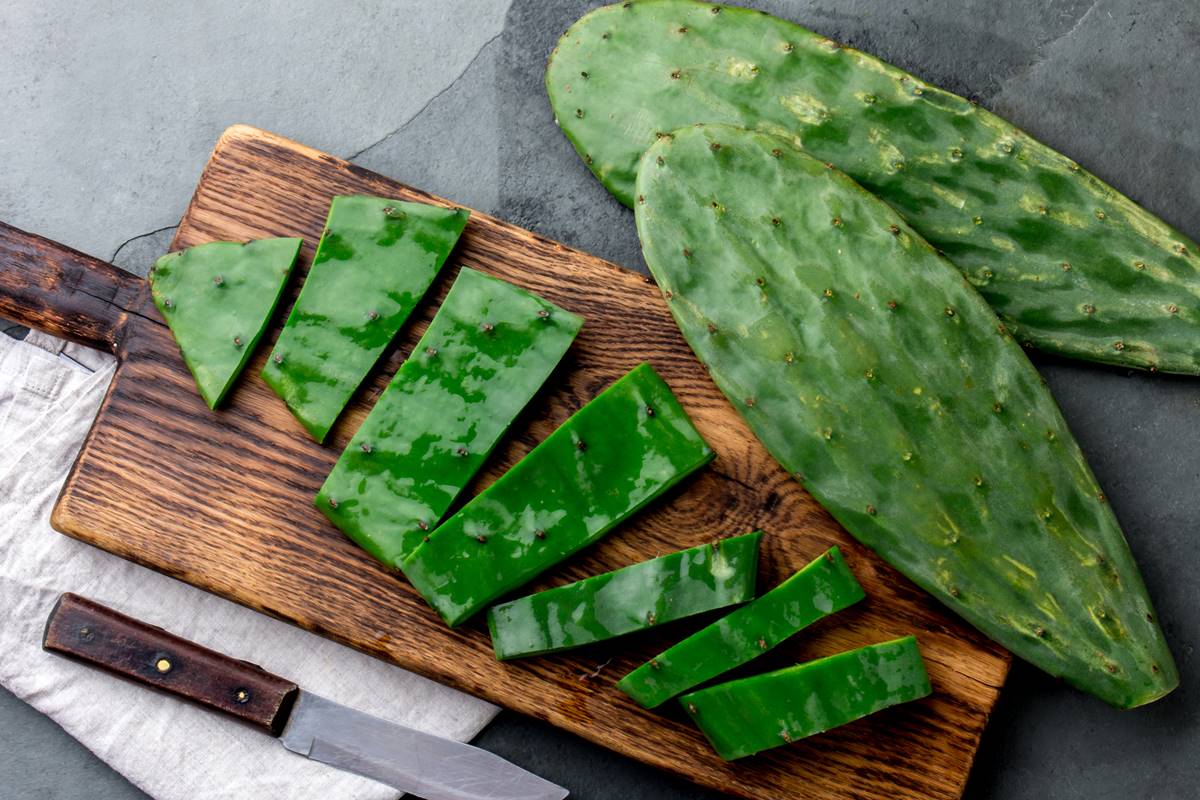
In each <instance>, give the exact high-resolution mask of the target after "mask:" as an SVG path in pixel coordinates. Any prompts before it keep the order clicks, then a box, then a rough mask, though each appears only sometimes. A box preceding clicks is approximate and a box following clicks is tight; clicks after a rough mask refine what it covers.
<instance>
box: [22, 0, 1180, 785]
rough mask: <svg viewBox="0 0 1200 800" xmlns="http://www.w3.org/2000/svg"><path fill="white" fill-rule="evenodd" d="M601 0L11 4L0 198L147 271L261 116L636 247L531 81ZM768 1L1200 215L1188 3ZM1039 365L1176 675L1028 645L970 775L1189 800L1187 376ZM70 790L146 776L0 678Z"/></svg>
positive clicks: (615, 769) (564, 759)
mask: <svg viewBox="0 0 1200 800" xmlns="http://www.w3.org/2000/svg"><path fill="white" fill-rule="evenodd" d="M590 5H592V4H591V3H588V2H583V1H582V0H580V1H576V0H556V1H555V2H540V1H539V0H514V2H513V3H512V4H511V7H509V4H508V3H504V2H496V3H485V2H474V3H472V2H467V0H460V1H459V2H447V1H446V0H442V2H439V3H436V4H434V3H428V4H426V3H420V2H417V0H413V1H412V2H407V3H397V2H385V1H384V0H379V1H378V2H369V1H368V0H360V2H357V3H355V4H353V10H351V11H347V10H345V9H340V8H339V11H338V12H337V13H336V14H335V13H334V12H333V11H332V10H331V8H332V6H331V5H330V4H326V3H322V2H319V0H291V2H284V1H283V0H279V2H271V3H256V4H242V3H235V2H229V3H215V2H210V3H193V4H190V5H186V6H182V5H178V4H148V3H147V4H140V3H139V4H125V3H119V2H116V0H103V1H101V2H93V3H89V4H84V5H80V4H75V3H69V2H67V0H7V2H6V3H4V4H3V6H0V75H3V76H4V78H5V80H4V81H3V85H0V104H2V106H3V107H4V108H5V111H6V113H5V114H4V115H3V116H2V117H0V165H2V167H3V168H2V169H0V219H4V220H6V221H8V222H10V223H12V224H15V225H18V226H20V227H24V228H27V229H29V230H33V231H37V232H39V233H43V234H46V235H49V236H51V237H54V238H57V239H59V240H60V241H63V242H65V243H67V244H70V245H72V246H74V247H78V248H80V249H82V250H85V251H87V252H90V253H93V254H95V255H98V256H101V257H105V258H112V257H113V256H114V253H115V254H116V260H117V262H118V263H119V264H120V265H121V266H123V267H125V268H127V269H130V270H132V271H134V272H138V273H141V274H144V273H145V270H146V268H147V267H148V266H149V264H150V262H151V261H152V260H153V258H154V257H155V256H156V255H157V254H159V253H160V252H161V251H162V250H163V248H164V247H165V244H166V242H167V241H169V238H170V234H171V231H170V230H169V227H168V226H170V225H173V224H174V222H175V221H176V220H177V219H178V218H179V215H180V213H181V212H182V210H183V208H184V205H185V204H186V202H187V199H188V197H189V195H190V192H191V188H192V185H193V183H194V181H195V178H196V176H197V174H198V173H199V171H200V169H201V167H202V165H203V162H204V158H205V156H206V154H207V152H208V150H209V149H210V147H211V145H212V143H213V141H214V140H215V138H216V136H217V135H218V133H219V132H220V130H221V129H222V128H224V127H225V126H226V125H227V124H230V123H233V122H250V123H253V124H257V125H260V126H262V127H266V128H270V129H273V130H276V131H279V132H280V133H283V134H286V135H289V136H292V137H293V138H296V139H300V140H302V141H305V142H306V143H308V144H311V145H314V146H316V147H321V148H323V149H326V150H329V151H330V152H333V153H337V154H340V155H347V156H353V157H354V158H355V160H356V161H357V162H358V163H360V164H362V165H364V166H366V167H369V168H371V169H374V170H377V171H379V172H382V173H384V174H387V175H391V176H393V177H396V178H399V179H401V180H404V181H407V182H409V183H412V184H414V185H417V186H420V187H422V188H425V189H428V190H430V191H433V192H436V193H438V194H441V195H443V196H446V197H450V198H453V199H455V200H457V201H459V202H462V203H465V204H467V205H471V206H473V207H475V208H479V209H481V210H485V211H489V212H491V213H495V214H498V215H500V216H502V217H505V218H507V219H510V220H512V221H514V222H517V223H518V224H521V225H524V226H526V227H529V228H531V229H533V230H536V231H538V232H540V233H544V234H546V235H548V236H551V237H554V238H557V239H560V240H562V241H564V242H567V243H569V244H572V245H575V246H578V247H582V248H584V249H587V250H590V251H592V252H595V253H597V254H599V255H602V256H604V257H606V258H609V259H612V260H614V261H616V262H618V263H622V264H625V265H627V266H630V267H633V268H641V266H642V264H641V258H640V255H639V254H638V249H637V241H636V237H635V235H634V231H633V225H632V219H631V216H630V214H629V213H628V212H627V211H626V210H625V209H623V208H621V207H620V206H619V205H617V204H616V203H615V202H614V201H613V200H611V199H610V198H609V197H608V196H607V195H606V194H605V193H604V191H603V190H602V189H601V187H600V186H599V185H598V184H597V183H596V182H595V181H594V180H592V179H591V177H590V175H589V174H588V173H587V171H586V170H585V168H584V167H583V165H582V164H581V163H580V162H579V160H578V159H577V158H576V157H575V155H574V152H573V150H572V149H571V147H570V145H569V144H568V143H567V142H566V140H565V139H564V138H563V137H562V136H561V135H559V134H558V132H557V131H556V129H555V127H554V123H553V119H552V117H551V114H550V111H549V108H548V105H547V103H546V100H545V96H544V92H543V90H542V67H543V63H544V60H545V57H546V54H547V53H548V51H549V49H550V48H551V47H552V46H553V43H554V40H555V38H556V37H557V35H558V34H559V33H560V32H561V31H562V30H563V29H564V28H565V27H566V26H567V25H568V24H569V23H570V22H571V21H572V20H574V19H575V18H576V17H578V16H579V15H580V14H581V13H582V12H583V11H584V10H585V9H586V8H587V7H589V6H590ZM755 5H757V6H759V7H762V8H766V9H768V10H770V11H773V12H775V13H778V14H780V15H782V16H786V17H790V18H792V19H795V20H797V21H799V22H801V23H803V24H806V25H808V26H809V27H812V28H814V29H816V30H818V31H820V32H822V33H825V34H827V35H830V36H832V37H834V38H836V39H839V40H841V41H844V42H847V43H849V44H852V45H854V46H856V47H859V48H862V49H865V50H868V51H870V52H873V53H876V54H878V55H880V56H882V57H884V58H887V59H888V60H890V61H893V62H894V63H897V64H899V65H901V66H903V67H905V68H907V69H910V70H912V71H914V72H916V73H918V74H920V75H921V76H923V77H925V78H927V79H929V80H931V81H933V82H935V83H938V84H941V85H943V86H945V87H947V88H950V89H952V90H954V91H957V92H959V93H961V94H965V95H968V96H973V97H976V98H978V99H979V100H980V101H981V102H982V103H983V104H984V105H986V106H988V107H990V108H992V109H993V110H995V111H998V112H999V113H1001V114H1003V115H1005V116H1007V117H1009V118H1010V119H1012V120H1013V121H1015V122H1017V123H1019V124H1020V125H1022V126H1023V127H1025V128H1026V129H1027V130H1029V131H1030V132H1031V133H1033V134H1034V135H1035V136H1038V137H1039V138H1041V139H1043V140H1044V141H1046V142H1048V143H1049V144H1051V145H1053V146H1055V147H1057V148H1059V149H1061V150H1063V151H1064V152H1066V153H1068V154H1070V155H1071V156H1072V157H1074V158H1076V159H1077V160H1078V161H1080V162H1081V163H1083V164H1084V165H1086V166H1087V167H1088V168H1089V169H1091V170H1093V171H1094V172H1096V173H1098V174H1099V175H1101V176H1102V177H1104V178H1105V179H1107V180H1108V181H1110V182H1111V183H1113V184H1114V185H1115V186H1116V187H1118V188H1119V189H1121V190H1122V191H1124V192H1126V193H1127V194H1129V195H1131V196H1132V197H1134V198H1135V199H1136V200H1138V201H1139V202H1142V203H1144V204H1145V205H1147V206H1148V207H1149V208H1150V209H1152V210H1153V211H1155V212H1156V213H1158V214H1160V215H1162V216H1163V217H1165V218H1166V219H1167V220H1168V221H1170V222H1171V223H1172V224H1174V225H1176V226H1177V227H1179V228H1181V229H1182V230H1184V231H1188V232H1189V233H1191V234H1192V235H1193V237H1195V236H1198V235H1200V158H1198V156H1200V126H1197V124H1196V119H1197V112H1200V10H1198V8H1197V6H1196V4H1195V2H1194V0H1155V1H1154V2H1145V0H1096V2H1092V3H1088V2H1085V1H1084V0H1061V1H1055V2H1046V1H1045V0H1009V1H1008V2H1003V3H997V2H994V0H967V1H966V2H964V1H963V0H908V1H907V2H896V0H823V2H808V1H805V0H797V1H796V2H785V0H764V2H759V3H756V4H755ZM1037 363H1038V365H1039V367H1040V368H1041V369H1042V370H1043V372H1044V373H1045V375H1046V377H1047V379H1048V381H1049V383H1050V386H1051V388H1052V389H1053V390H1054V393H1055V395H1056V396H1057V397H1058V398H1059V401H1060V402H1061V404H1062V406H1063V409H1064V411H1065V413H1066V416H1067V418H1068V420H1069V421H1070V423H1071V425H1072V428H1073V429H1074V430H1075V432H1076V434H1077V436H1078V438H1079V440H1080V442H1081V444H1082V446H1083V448H1084V450H1085V451H1086V452H1087V455H1088V456H1089V458H1090V460H1091V463H1092V465H1093V467H1094V469H1095V471H1096V473H1097V474H1098V476H1099V478H1100V481H1101V483H1102V484H1103V485H1104V486H1105V488H1106V491H1107V492H1108V494H1109V496H1110V497H1111V499H1112V502H1113V505H1114V507H1115V508H1116V510H1117V512H1118V514H1119V515H1120V517H1121V519H1122V521H1123V522H1124V523H1125V528H1126V532H1127V534H1128V536H1129V539H1130V542H1131V545H1132V547H1133V549H1134V551H1135V553H1136V555H1137V556H1138V558H1139V560H1140V562H1141V564H1142V568H1143V572H1144V574H1145V577H1146V581H1147V583H1148V584H1149V586H1150V589H1151V592H1152V594H1153V595H1154V598H1155V600H1156V603H1157V605H1158V609H1159V613H1160V617H1161V618H1162V619H1163V620H1165V621H1166V627H1167V635H1168V637H1169V638H1170V640H1171V643H1172V646H1173V647H1174V650H1175V653H1176V656H1177V658H1178V660H1179V665H1180V668H1181V670H1182V671H1183V675H1184V682H1183V685H1182V687H1181V688H1180V689H1179V691H1178V692H1176V693H1175V694H1174V695H1172V696H1171V697H1170V698H1169V699H1168V700H1166V701H1164V702H1161V703H1158V704H1156V705H1153V706H1151V707H1149V708H1145V709H1140V710H1136V711H1131V712H1117V711H1113V710H1111V709H1108V708H1106V707H1104V706H1103V705H1101V704H1100V703H1098V702H1096V701H1094V700H1092V699H1090V698H1087V697H1085V696H1082V695H1080V694H1078V693H1076V692H1073V691H1071V690H1069V689H1067V688H1065V687H1063V686H1061V685H1059V684H1057V683H1055V682H1054V681H1052V680H1050V679H1048V678H1046V677H1044V676H1042V675H1041V674H1039V673H1037V672H1036V671H1034V670H1032V669H1030V668H1027V667H1024V666H1022V665H1017V666H1016V667H1015V668H1014V671H1013V675H1012V678H1011V679H1010V683H1009V687H1008V688H1007V689H1006V692H1005V695H1004V698H1003V699H1002V701H1001V704H1000V706H999V708H998V709H997V712H996V714H995V716H994V718H993V720H992V723H991V725H990V727H989V729H988V733H987V734H986V736H985V739H984V744H983V747H982V749H981V751H980V754H979V759H978V762H977V764H976V767H975V771H974V773H973V776H972V780H971V784H970V786H969V788H968V791H967V796H968V797H969V798H971V799H972V800H1017V799H1018V798H1068V799H1074V798H1088V800H1107V799H1108V798H1113V800H1116V799H1117V798H1121V799H1122V800H1124V799H1125V798H1152V799H1154V800H1160V799H1161V800H1173V799H1174V798H1191V797H1195V796H1196V794H1197V790H1196V789H1195V787H1196V786H1197V785H1200V720H1198V719H1197V717H1198V715H1200V697H1198V696H1197V692H1198V690H1200V679H1198V678H1197V675H1196V669H1197V659H1196V657H1195V653H1194V648H1195V646H1196V644H1197V641H1200V612H1197V608H1198V607H1200V606H1198V604H1200V584H1198V583H1197V582H1196V581H1195V580H1194V579H1193V578H1192V567H1193V565H1195V564H1196V563H1197V562H1198V558H1197V556H1198V555H1200V553H1198V552H1197V551H1198V550H1200V539H1197V538H1196V537H1195V536H1194V532H1195V531H1197V530H1200V493H1198V492H1197V490H1196V487H1197V486H1198V485H1200V455H1198V454H1200V391H1198V390H1200V380H1195V379H1184V378H1169V377H1162V376H1156V377H1150V376H1146V375H1136V374H1129V373H1126V372H1124V371H1121V370H1112V369H1106V368H1099V367H1090V366H1085V365H1082V364H1077V363H1067V362H1063V361H1055V360H1050V359H1043V358H1038V359H1037ZM480 741H481V743H482V744H483V745H484V746H486V747H489V748H491V749H493V750H495V751H497V752H499V753H501V754H503V755H505V756H506V757H509V758H511V759H513V760H514V761H517V762H519V763H522V764H525V765H527V766H529V767H530V768H532V769H535V770H537V771H539V772H541V773H542V774H544V775H546V776H547V777H549V778H552V779H554V780H556V781H559V782H560V783H562V784H564V785H565V786H567V787H568V788H570V789H571V790H572V793H573V796H574V797H577V798H580V799H581V800H609V799H610V798H611V799H613V800H616V799H617V798H620V799H621V800H626V799H627V798H660V799H661V800H676V799H678V800H682V799H683V798H709V797H715V795H713V794H711V793H706V792H703V791H700V790H697V789H695V788H694V787H691V786H688V785H686V784H682V783H680V782H677V781H674V780H671V779H668V778H666V777H664V776H662V775H660V774H659V773H656V772H654V771H652V770H649V769H647V768H644V767H641V766H640V765H637V764H634V763H632V762H629V761H626V760H624V759H622V758H619V757H617V756H614V755H612V754H610V753H608V752H606V751H604V750H602V749H600V748H597V747H595V746H592V745H590V744H587V743H584V742H582V741H581V740H579V739H576V738H574V737H571V736H567V735H564V734H562V733H559V732H557V731H554V730H553V729H550V728H548V727H546V726H544V725H542V724H540V723H537V722H534V721H531V720H527V719H519V718H516V717H514V716H511V715H502V716H501V718H500V719H499V720H498V721H497V722H496V723H495V724H494V725H493V726H492V727H491V728H490V729H488V730H487V731H486V732H485V733H484V734H483V736H482V737H481V740H480ZM650 744H651V743H648V746H649V745H650ZM214 780H219V777H216V776H215V777H214ZM85 796H86V797H94V798H105V799H107V798H134V797H139V796H140V794H139V793H138V792H137V791H136V790H135V789H133V788H132V787H130V786H129V785H128V784H126V783H124V782H123V781H122V780H121V779H120V778H119V776H115V775H113V774H112V773H111V771H108V770H107V768H106V767H104V765H103V764H100V763H99V762H97V761H96V760H95V759H94V758H92V757H91V756H90V755H89V754H88V753H87V752H86V751H84V750H83V749H82V748H81V747H79V746H78V745H77V744H76V743H74V742H73V741H72V740H70V739H69V738H67V737H66V736H65V735H64V734H63V733H62V732H61V731H59V730H58V729H57V728H56V727H55V726H54V725H53V723H51V722H49V721H48V720H46V719H45V718H43V717H41V716H39V715H38V714H36V713H34V712H32V711H31V710H29V709H28V708H27V707H26V706H24V705H23V704H21V703H20V702H19V701H17V700H15V699H14V698H12V696H11V695H7V694H0V797H14V798H15V797H64V798H65V797H72V798H73V797H85Z"/></svg>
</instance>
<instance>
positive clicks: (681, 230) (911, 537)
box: [636, 125, 1179, 707]
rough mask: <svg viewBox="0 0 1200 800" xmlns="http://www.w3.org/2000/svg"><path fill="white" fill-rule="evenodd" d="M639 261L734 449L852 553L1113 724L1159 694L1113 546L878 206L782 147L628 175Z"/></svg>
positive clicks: (1079, 480) (1119, 539) (1158, 665)
mask: <svg viewBox="0 0 1200 800" xmlns="http://www.w3.org/2000/svg"><path fill="white" fill-rule="evenodd" d="M636 191H637V194H638V196H639V201H638V203H637V206H636V214H637V225H638V234H639V236H640V237H641V241H642V248H643V252H644V254H645V256H646V262H647V263H648V264H649V265H650V269H651V270H652V271H653V273H654V276H655V277H656V278H657V279H658V283H659V286H660V287H661V288H662V291H663V293H664V296H665V297H666V299H667V304H668V306H669V307H670V309H671V312H672V314H673V315H674V317H675V320H676V322H677V323H678V324H679V327H680V329H681V330H682V331H683V333H684V336H685V337H686V338H687V340H688V342H689V343H690V345H691V346H692V349H693V350H694V351H695V352H696V354H697V356H699V358H700V360H701V361H703V362H704V363H705V364H706V365H707V366H708V368H709V371H710V374H711V375H712V378H713V380H714V381H715V382H716V384H717V385H718V386H719V387H720V389H721V390H722V391H723V392H724V394H725V396H726V397H727V398H728V399H729V401H730V402H731V403H732V404H733V405H734V407H735V408H736V409H737V410H738V411H739V413H740V414H741V415H742V417H743V418H744V419H745V420H746V422H747V423H748V424H749V426H750V428H751V429H752V430H753V431H754V433H755V435H756V436H757V437H758V438H759V440H760V441H762V443H763V444H764V445H765V446H766V448H767V449H768V450H769V451H770V452H771V454H772V455H773V456H774V457H775V458H776V460H778V461H779V462H780V463H781V464H782V465H783V466H784V467H785V468H786V469H787V470H788V471H789V472H791V473H792V474H794V475H795V477H796V478H797V479H798V480H800V481H801V482H802V483H803V484H804V486H805V487H806V488H807V489H808V491H809V492H810V493H811V494H812V496H813V497H814V498H816V499H817V501H818V502H820V503H821V505H823V506H824V507H825V508H826V509H828V510H829V512H830V513H831V514H833V516H834V517H835V518H836V519H837V520H838V521H839V522H840V523H841V524H842V525H843V526H844V527H845V528H846V530H848V531H849V532H850V533H851V534H853V535H854V536H855V537H856V538H858V539H859V540H860V541H862V542H863V543H864V544H865V545H867V546H868V547H870V548H872V549H874V550H875V551H876V552H878V553H879V554H880V555H881V556H882V557H883V558H885V559H886V560H887V561H889V562H890V563H891V564H893V565H894V566H895V567H897V568H898V569H899V570H900V571H902V572H903V573H904V574H905V575H907V576H908V577H909V578H911V579H912V580H913V581H914V582H916V583H917V584H918V585H920V586H921V587H922V588H924V589H926V590H927V591H929V592H930V593H931V594H933V595H934V596H936V597H937V598H938V599H939V600H941V601H942V602H943V603H945V604H946V605H947V606H948V607H949V608H951V609H952V610H954V611H955V612H957V613H958V614H960V615H962V616H963V617H964V618H965V619H966V620H967V621H969V622H970V623H972V624H973V625H975V626H976V627H977V628H979V629H980V630H981V631H983V632H984V633H986V634H987V635H988V636H990V637H992V638H993V639H995V640H996V641H998V642H999V643H1001V644H1002V645H1004V646H1005V647H1007V648H1009V649H1010V650H1012V651H1013V652H1014V653H1016V654H1017V655H1019V656H1021V657H1022V658H1025V659H1026V660H1028V661H1030V662H1032V663H1033V664H1036V665H1037V666H1039V667H1041V668H1042V669H1044V670H1046V671H1047V672H1049V673H1051V674H1053V675H1056V676H1060V677H1062V678H1064V679H1065V680H1066V681H1068V682H1069V683H1071V684H1073V685H1075V686H1077V687H1079V688H1081V689H1084V690H1086V691H1088V692H1091V693H1093V694H1095V695H1097V696H1098V697H1101V698H1103V699H1104V700H1106V701H1108V702H1110V703H1112V704H1114V705H1117V706H1122V707H1130V706H1137V705H1141V704H1143V703H1148V702H1150V701H1152V700H1154V699H1156V698H1159V697H1161V696H1163V695H1164V694H1166V693H1168V692H1170V691H1171V690H1172V689H1173V688H1175V686H1176V685H1177V684H1178V680H1179V679H1178V674H1177V672H1176V669H1175V665H1174V663H1173V661H1172V658H1171V653H1170V651H1169V650H1168V648H1167V644H1166V642H1165V641H1164V639H1163V634H1162V631H1161V630H1160V628H1159V625H1158V622H1157V620H1156V618H1155V615H1154V610H1153V608H1152V607H1151V603H1150V599H1149V597H1148V596H1147V593H1146V589H1145V587H1144V585H1143V583H1142V578H1141V575H1140V574H1139V572H1138V569H1137V565H1136V564H1135V563H1134V560H1133V557H1132V555H1131V554H1130V551H1129V547H1128V545H1127V544H1126V542H1125V537H1124V535H1123V534H1122V532H1121V528H1120V526H1119V525H1118V523H1117V520H1116V517H1115V516H1114V515H1113V512H1112V510H1111V508H1110V507H1109V506H1108V504H1107V502H1106V500H1105V497H1104V494H1103V492H1102V491H1101V489H1100V487H1099V486H1098V485H1097V484H1096V480H1095V478H1094V477H1093V476H1092V473H1091V470H1090V469H1089V468H1088V465H1087V462H1086V461H1085V460H1084V457H1083V454H1082V453H1081V452H1080V450H1079V447H1078V445H1077V444H1076V443H1075V439H1074V438H1073V437H1072V435H1071V432H1070V430H1068V428H1067V425H1066V422H1065V421H1064V420H1063V418H1062V415H1061V413H1060V412H1059V410H1058V407H1057V405H1056V404H1055V402H1054V399H1053V398H1052V397H1051V396H1050V392H1049V391H1048V390H1047V389H1046V387H1045V386H1044V385H1043V384H1042V381H1041V377H1040V375H1039V374H1038V372H1037V371H1036V370H1035V369H1034V368H1033V365H1032V364H1030V363H1029V360H1028V359H1027V358H1026V357H1025V354H1024V353H1023V352H1022V351H1021V348H1020V347H1019V345H1018V344H1017V343H1016V342H1015V341H1014V340H1013V337H1012V335H1011V334H1010V333H1009V332H1008V330H1007V329H1006V327H1005V325H1004V323H1002V322H1001V321H1000V320H998V319H997V318H996V316H995V314H994V313H993V312H992V311H991V309H990V308H988V306H987V304H986V303H985V302H984V301H983V299H982V298H981V297H980V296H979V294H978V293H977V292H976V291H975V290H974V289H973V288H971V286H970V285H969V284H968V283H967V282H966V281H964V280H963V278H962V276H961V275H959V274H958V273H957V272H956V270H955V268H954V266H953V265H952V264H951V263H950V262H948V261H946V260H945V259H944V258H942V257H941V256H939V255H938V254H937V252H936V251H935V250H934V249H933V248H932V247H931V246H930V245H929V244H928V243H927V242H925V240H923V239H921V238H920V237H919V236H918V235H917V234H916V233H915V232H914V231H913V230H912V229H911V228H910V227H909V226H908V225H907V224H906V223H905V222H904V220H903V219H902V218H901V217H900V216H899V215H898V214H897V213H896V212H895V211H893V210H892V209H890V208H888V206H886V205H885V204H884V203H882V202H881V201H879V200H878V199H877V198H876V197H874V196H872V195H871V194H870V193H868V192H867V191H865V190H864V189H863V188H862V187H860V186H858V185H857V184H855V183H854V181H853V180H851V179H850V178H849V177H847V176H846V175H845V174H843V173H841V172H839V171H837V170H836V169H833V168H831V167H829V166H828V165H826V164H824V163H822V162H820V161H817V160H816V159H814V158H812V157H811V156H808V155H806V154H805V153H804V152H803V151H801V150H800V149H798V148H796V147H795V146H794V145H793V144H792V143H791V142H789V141H788V140H785V139H782V138H779V137H775V136H771V135H768V134H765V133H761V132H757V131H747V130H745V129H741V128H734V127H730V126H725V125H700V126H695V127H689V128H684V129H681V130H679V131H676V132H674V133H673V134H670V135H668V136H665V137H663V138H662V139H661V140H659V141H658V142H657V143H656V144H655V145H654V146H653V147H651V148H650V149H649V150H648V151H647V152H646V155H645V157H644V158H643V160H642V165H641V170H640V172H639V174H638V181H637V188H636Z"/></svg>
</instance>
